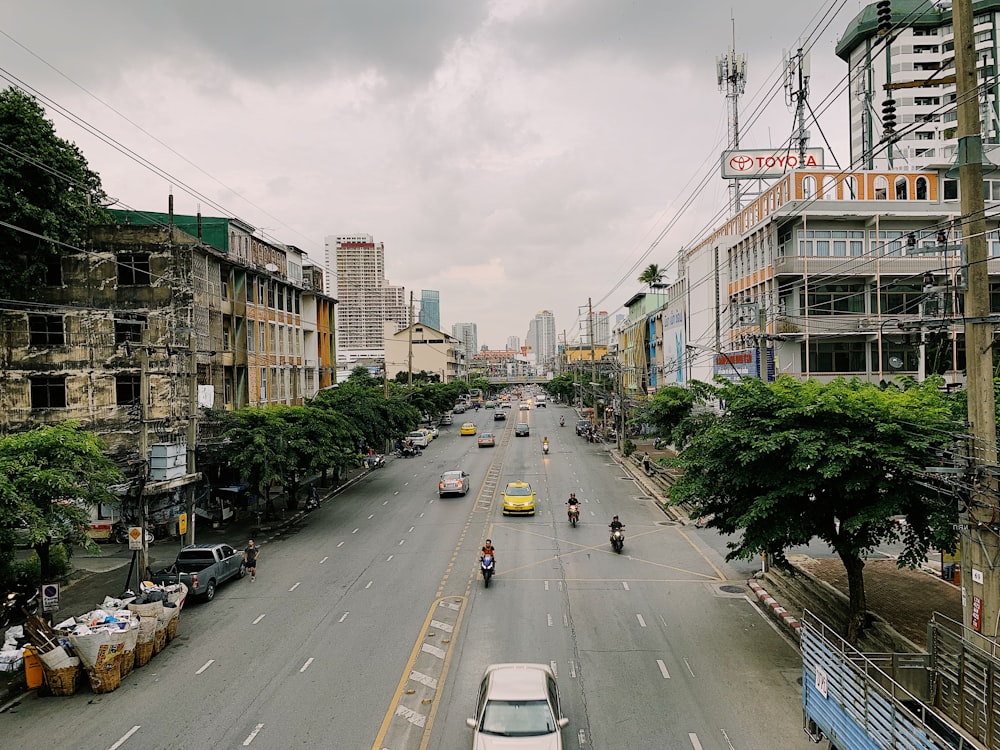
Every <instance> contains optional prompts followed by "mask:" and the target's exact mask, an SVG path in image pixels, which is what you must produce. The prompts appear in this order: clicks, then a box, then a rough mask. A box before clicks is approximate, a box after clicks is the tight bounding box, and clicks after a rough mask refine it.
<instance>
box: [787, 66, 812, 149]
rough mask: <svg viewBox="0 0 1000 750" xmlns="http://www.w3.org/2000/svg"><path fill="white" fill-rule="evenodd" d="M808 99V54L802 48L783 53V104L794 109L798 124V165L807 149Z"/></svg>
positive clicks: (796, 136)
mask: <svg viewBox="0 0 1000 750" xmlns="http://www.w3.org/2000/svg"><path fill="white" fill-rule="evenodd" d="M808 99H809V53H808V52H805V51H804V50H803V49H802V47H799V48H798V50H796V52H795V54H794V55H789V54H788V52H787V51H786V52H785V103H786V104H787V105H788V106H789V107H795V121H796V123H798V125H797V127H796V132H795V141H796V144H797V145H798V152H799V163H800V164H804V163H805V161H806V149H807V148H808V147H809V131H808V130H806V101H807V100H808Z"/></svg>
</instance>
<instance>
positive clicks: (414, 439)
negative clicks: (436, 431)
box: [406, 430, 431, 448]
mask: <svg viewBox="0 0 1000 750" xmlns="http://www.w3.org/2000/svg"><path fill="white" fill-rule="evenodd" d="M406 439H407V440H408V441H410V444H411V445H415V446H417V447H418V448H426V447H427V445H428V443H430V442H431V438H430V436H429V435H428V434H427V433H426V432H425V431H424V430H414V431H413V432H410V433H407V435H406Z"/></svg>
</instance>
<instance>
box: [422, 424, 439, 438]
mask: <svg viewBox="0 0 1000 750" xmlns="http://www.w3.org/2000/svg"><path fill="white" fill-rule="evenodd" d="M424 429H425V430H427V432H428V433H430V438H431V440H434V438H438V437H441V431H440V430H438V428H437V427H435V426H433V425H432V426H430V427H424Z"/></svg>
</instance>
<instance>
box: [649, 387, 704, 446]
mask: <svg viewBox="0 0 1000 750" xmlns="http://www.w3.org/2000/svg"><path fill="white" fill-rule="evenodd" d="M714 398H715V386H711V385H707V384H705V383H701V382H698V381H697V380H694V381H691V382H690V383H689V384H688V387H683V386H679V385H668V386H665V387H663V388H660V389H659V390H657V391H656V393H655V394H654V395H653V398H651V399H650V400H649V401H646V402H644V403H642V404H640V406H639V407H638V409H637V410H636V413H635V414H634V415H633V417H632V422H633V423H638V424H646V425H650V426H651V427H652V428H653V429H654V430H655V432H656V435H658V436H659V437H661V438H665V439H666V440H668V441H669V442H671V443H673V444H674V445H675V446H678V447H683V446H684V445H685V444H686V443H687V441H688V440H689V439H690V437H691V436H692V435H693V434H695V433H696V432H698V431H699V430H701V428H702V426H703V425H704V424H705V423H706V422H709V421H711V420H712V419H713V417H714V413H713V412H712V411H711V410H709V409H708V408H706V407H705V406H704V405H705V404H707V403H711V402H712V401H713V399H714Z"/></svg>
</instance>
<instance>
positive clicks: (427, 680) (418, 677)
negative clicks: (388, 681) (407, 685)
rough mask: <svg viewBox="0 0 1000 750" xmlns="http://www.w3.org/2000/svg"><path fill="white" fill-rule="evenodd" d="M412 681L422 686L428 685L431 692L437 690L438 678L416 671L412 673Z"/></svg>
mask: <svg viewBox="0 0 1000 750" xmlns="http://www.w3.org/2000/svg"><path fill="white" fill-rule="evenodd" d="M410 679H411V680H413V681H414V682H419V683H420V684H421V685H426V686H427V687H429V688H430V689H431V690H437V686H438V681H437V678H435V677H431V676H430V675H429V674H424V673H423V672H418V671H417V670H415V669H414V670H411V671H410Z"/></svg>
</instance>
